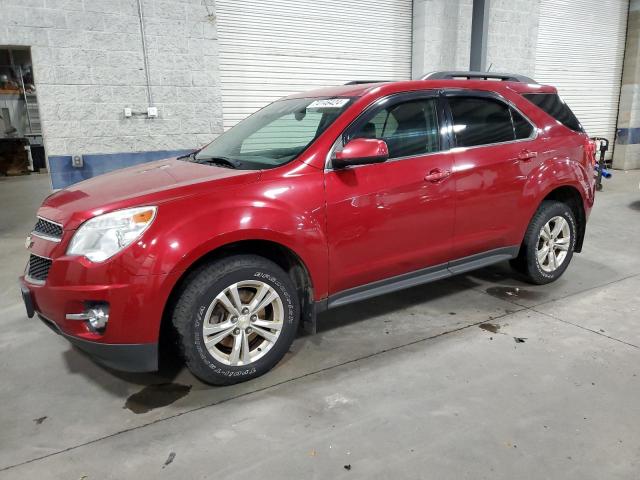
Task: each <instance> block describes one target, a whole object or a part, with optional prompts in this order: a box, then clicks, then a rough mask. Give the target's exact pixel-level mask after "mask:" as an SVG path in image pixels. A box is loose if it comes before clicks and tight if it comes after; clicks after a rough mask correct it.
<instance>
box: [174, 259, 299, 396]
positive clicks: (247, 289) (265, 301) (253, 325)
mask: <svg viewBox="0 0 640 480" xmlns="http://www.w3.org/2000/svg"><path fill="white" fill-rule="evenodd" d="M299 317H300V313H299V304H298V298H297V294H296V290H295V288H294V287H293V285H292V284H291V280H290V279H289V276H288V275H287V274H286V273H285V272H284V271H283V270H282V269H281V268H280V267H279V266H278V265H276V264H275V263H273V262H271V261H269V260H267V259H265V258H262V257H258V256H255V255H238V256H233V257H228V258H225V259H222V260H218V261H216V262H212V263H210V264H208V265H205V266H203V267H201V268H199V269H197V270H195V271H194V272H192V273H191V274H190V275H189V277H188V278H187V279H186V281H185V285H184V287H183V290H182V293H181V295H180V297H179V299H178V301H177V303H176V306H175V309H174V312H173V324H174V326H175V328H176V330H177V332H178V334H179V337H180V341H179V344H180V347H181V350H182V353H183V356H184V358H185V361H186V364H187V367H188V368H189V370H190V371H191V372H192V373H193V374H194V375H195V376H196V377H198V378H199V379H201V380H203V381H205V382H207V383H211V384H214V385H229V384H232V383H238V382H243V381H245V380H250V379H252V378H255V377H258V376H260V375H262V374H264V373H265V372H267V371H269V370H270V369H271V368H273V366H274V365H275V364H276V363H278V361H280V359H281V358H282V357H283V356H284V355H285V353H286V352H287V351H288V349H289V347H290V346H291V343H292V342H293V339H294V337H295V334H296V331H297V327H298V322H299Z"/></svg>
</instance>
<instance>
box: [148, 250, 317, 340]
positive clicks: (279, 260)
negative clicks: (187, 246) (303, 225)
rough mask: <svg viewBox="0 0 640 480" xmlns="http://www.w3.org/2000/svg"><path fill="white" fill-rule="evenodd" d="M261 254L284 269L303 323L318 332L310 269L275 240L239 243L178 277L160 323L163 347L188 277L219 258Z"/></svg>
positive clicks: (211, 253) (200, 259)
mask: <svg viewBox="0 0 640 480" xmlns="http://www.w3.org/2000/svg"><path fill="white" fill-rule="evenodd" d="M248 254H251V255H258V256H261V257H263V258H266V259H268V260H271V261H272V262H274V263H275V264H276V265H278V266H279V267H280V268H282V269H283V270H284V271H285V272H286V273H287V274H288V275H289V278H290V279H291V281H292V283H293V285H294V286H295V288H296V291H297V293H298V297H299V298H300V311H301V324H302V326H303V328H304V329H305V330H307V331H310V332H312V333H313V332H315V302H314V284H313V279H312V276H311V273H310V271H309V268H308V267H307V265H306V264H305V262H304V261H303V260H302V258H301V257H300V255H298V254H297V253H296V252H295V251H293V250H292V249H291V248H289V247H287V246H285V245H283V244H282V243H278V242H276V241H272V240H264V239H255V240H239V241H235V242H231V243H227V244H224V245H220V246H218V247H216V248H214V249H212V250H210V251H208V252H206V253H204V254H203V255H201V256H200V257H198V258H197V259H195V261H193V262H192V263H191V264H190V265H189V266H188V267H187V268H186V269H185V270H184V271H183V272H182V273H181V274H180V276H179V277H178V278H177V280H176V281H175V283H174V285H173V286H172V288H171V291H170V293H169V296H168V298H167V301H166V302H165V306H164V309H163V313H162V319H161V323H160V343H161V348H166V347H168V346H169V344H171V343H172V338H173V327H172V324H171V314H172V312H173V308H174V307H175V304H176V302H177V300H178V298H179V296H180V294H181V292H182V291H183V289H184V287H185V285H186V282H187V280H188V277H189V275H190V274H191V273H193V272H194V271H196V270H197V269H198V268H200V267H201V266H203V265H206V264H208V263H210V262H214V261H216V260H217V259H220V258H224V257H228V256H230V255H248Z"/></svg>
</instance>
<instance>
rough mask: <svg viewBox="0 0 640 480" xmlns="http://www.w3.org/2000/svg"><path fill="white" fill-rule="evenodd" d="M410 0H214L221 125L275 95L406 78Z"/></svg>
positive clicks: (409, 32)
mask: <svg viewBox="0 0 640 480" xmlns="http://www.w3.org/2000/svg"><path fill="white" fill-rule="evenodd" d="M411 7H412V5H411V0H390V1H389V0H371V1H364V0H362V1H360V0H356V1H350V2H344V1H338V0H326V1H323V2H316V1H312V0H299V1H294V0H273V1H269V2H263V1H258V0H248V1H243V2H237V1H233V0H218V1H217V2H216V18H217V24H218V38H219V51H220V85H221V91H222V107H223V118H224V126H225V128H229V127H231V126H233V125H235V124H236V123H237V122H238V121H239V120H241V119H242V118H245V117H246V116H248V115H249V114H251V113H253V112H255V111H257V110H258V109H260V108H261V107H263V106H264V105H266V104H268V103H270V102H272V101H273V100H276V99H278V98H280V97H282V96H286V95H290V94H292V93H297V92H301V91H305V90H310V89H314V88H320V87H325V86H329V85H340V84H342V83H345V82H346V81H350V80H357V79H374V80H402V79H408V78H410V75H411V28H412V25H411V23H412V19H411V15H412V8H411Z"/></svg>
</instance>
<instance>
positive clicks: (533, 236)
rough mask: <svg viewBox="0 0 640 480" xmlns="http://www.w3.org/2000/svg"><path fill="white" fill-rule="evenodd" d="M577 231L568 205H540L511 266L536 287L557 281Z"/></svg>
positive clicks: (553, 202) (567, 264) (543, 203)
mask: <svg viewBox="0 0 640 480" xmlns="http://www.w3.org/2000/svg"><path fill="white" fill-rule="evenodd" d="M576 231H577V229H576V220H575V217H574V215H573V212H572V211H571V208H570V207H569V206H568V205H567V204H565V203H561V202H556V201H550V200H547V201H544V202H542V204H541V205H540V208H538V211H537V212H536V214H535V215H534V216H533V219H532V220H531V223H530V224H529V227H528V228H527V232H526V234H525V237H524V241H523V242H522V246H521V248H520V254H519V256H518V258H516V259H515V260H513V261H512V262H511V264H512V266H513V267H514V268H515V269H516V270H518V271H519V272H521V273H522V274H524V275H525V277H526V278H527V280H528V281H530V282H531V283H535V284H537V285H543V284H545V283H550V282H553V281H555V280H557V279H558V278H559V277H560V276H561V275H562V274H563V273H564V271H565V270H566V269H567V267H568V266H569V262H570V261H571V258H572V257H573V249H574V247H575V244H576Z"/></svg>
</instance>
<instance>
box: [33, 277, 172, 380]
mask: <svg viewBox="0 0 640 480" xmlns="http://www.w3.org/2000/svg"><path fill="white" fill-rule="evenodd" d="M165 279H166V276H164V275H157V276H148V277H143V276H140V277H138V276H131V277H130V278H129V283H119V284H118V283H115V284H107V285H73V284H71V285H64V284H62V285H61V283H63V282H54V281H51V282H49V281H47V282H45V283H44V284H34V283H31V282H29V281H28V280H25V278H24V277H22V278H21V279H20V289H21V292H22V298H23V301H24V304H25V307H26V311H27V315H28V316H29V317H33V316H34V315H37V316H38V317H39V318H40V319H41V320H42V321H43V322H44V323H45V324H47V325H48V326H49V327H50V328H51V329H52V330H53V331H55V332H56V333H58V334H60V335H62V336H63V337H65V338H66V339H67V340H69V341H70V342H71V343H72V344H74V345H75V346H77V347H78V348H79V349H81V350H83V351H84V352H86V353H88V354H89V355H90V356H91V357H93V358H94V359H95V360H96V361H97V362H99V363H101V364H103V365H106V366H108V367H111V368H113V369H116V370H123V371H129V372H150V371H155V370H157V369H158V340H159V331H160V323H161V319H162V310H163V307H164V301H163V299H164V298H165V294H164V291H163V290H162V288H161V285H162V284H163V283H164V282H163V280H165ZM52 280H55V279H52ZM86 302H104V303H107V304H109V306H110V311H109V313H110V315H109V321H108V324H107V327H106V329H105V331H104V332H103V333H98V332H96V331H92V330H91V329H90V328H89V326H88V325H87V322H85V321H79V320H70V319H67V318H66V316H67V314H73V313H80V312H82V311H83V309H84V305H85V303H86Z"/></svg>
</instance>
